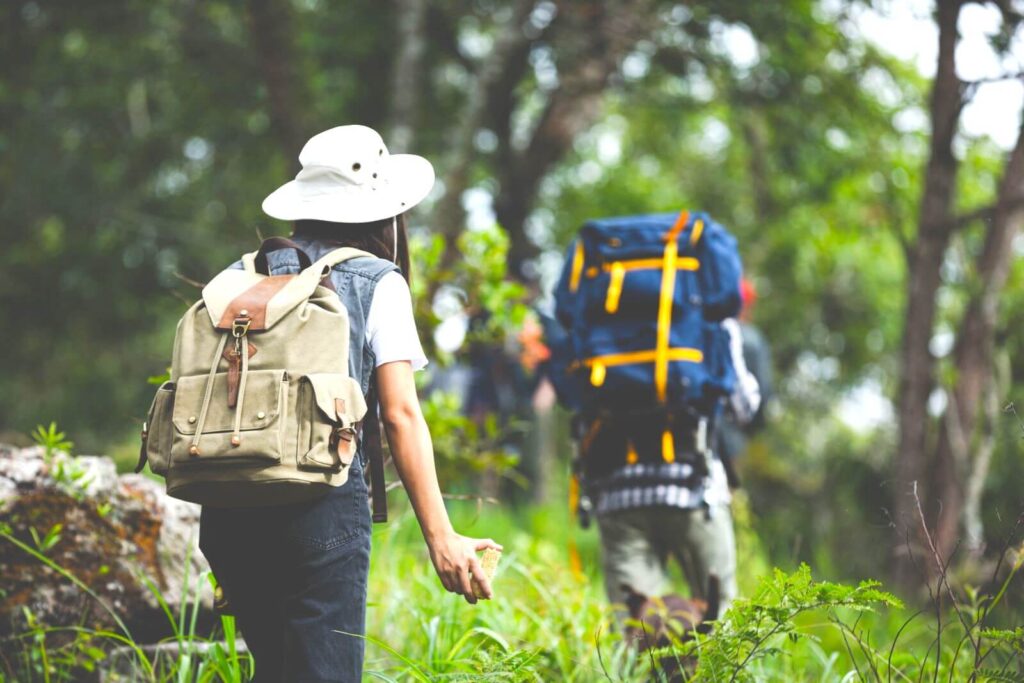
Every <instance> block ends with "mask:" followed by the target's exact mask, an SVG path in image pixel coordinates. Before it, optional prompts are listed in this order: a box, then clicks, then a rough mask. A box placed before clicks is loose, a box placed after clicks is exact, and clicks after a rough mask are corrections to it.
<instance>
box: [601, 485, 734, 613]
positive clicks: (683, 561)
mask: <svg viewBox="0 0 1024 683" xmlns="http://www.w3.org/2000/svg"><path fill="white" fill-rule="evenodd" d="M598 526H599V527H600V530H601V550H602V562H603V565H604V581H605V590H606V591H607V592H608V599H609V600H610V601H611V602H612V603H613V604H617V605H622V604H623V599H624V597H623V592H622V588H621V587H622V585H623V584H625V585H628V586H630V587H631V588H632V589H633V590H634V591H637V592H639V593H643V594H644V595H648V596H651V597H658V596H662V595H665V594H666V593H670V592H673V591H672V587H671V586H670V582H669V576H668V572H667V564H668V559H669V557H674V558H676V561H677V562H679V564H680V566H681V567H682V570H683V575H684V576H685V577H686V581H687V583H689V584H690V594H691V595H692V596H693V597H695V598H702V599H706V598H707V596H706V593H707V586H708V576H709V575H711V574H714V575H715V576H717V577H718V580H719V590H720V597H721V602H720V608H719V616H721V615H723V614H725V611H726V610H727V609H729V605H730V604H731V603H732V601H733V600H734V599H735V597H736V592H737V589H736V540H735V536H734V534H733V524H732V511H731V510H730V508H729V506H728V505H724V504H723V505H712V506H711V507H710V508H706V507H699V508H695V509H692V510H684V509H682V508H674V507H649V508H635V509H631V510H618V511H615V512H607V513H604V514H602V515H600V516H599V517H598Z"/></svg>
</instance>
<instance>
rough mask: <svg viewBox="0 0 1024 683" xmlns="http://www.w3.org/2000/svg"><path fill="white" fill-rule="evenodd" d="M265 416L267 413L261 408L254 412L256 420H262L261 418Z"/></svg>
mask: <svg viewBox="0 0 1024 683" xmlns="http://www.w3.org/2000/svg"><path fill="white" fill-rule="evenodd" d="M266 416H267V414H266V413H264V412H263V411H262V410H261V411H260V412H258V413H256V419H257V420H262V419H263V418H265V417H266Z"/></svg>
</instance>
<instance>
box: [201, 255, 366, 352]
mask: <svg viewBox="0 0 1024 683" xmlns="http://www.w3.org/2000/svg"><path fill="white" fill-rule="evenodd" d="M360 256H371V254H368V253H367V252H365V251H360V250H359V249H350V248H343V249H335V250H334V251H332V252H330V253H329V254H327V255H326V256H324V257H323V258H321V259H320V260H318V261H317V262H316V263H314V264H313V265H311V266H309V267H308V268H305V269H304V270H302V271H301V272H300V273H299V274H298V275H264V274H262V273H258V272H256V269H255V265H254V264H255V254H246V255H245V256H243V257H242V264H243V266H244V267H243V268H242V269H237V268H233V269H228V270H225V271H223V272H222V273H220V274H219V275H217V277H215V278H213V280H211V281H210V282H209V283H208V284H207V285H206V286H205V287H204V288H203V302H204V303H205V304H206V311H207V313H208V314H209V316H210V322H212V323H213V326H214V327H216V328H217V329H218V330H225V331H227V330H231V327H232V324H233V323H234V321H235V320H236V319H237V318H239V316H244V317H247V318H249V319H250V320H251V322H250V324H249V328H248V329H249V331H250V332H261V331H263V330H267V329H270V328H271V327H273V326H274V324H275V323H277V322H278V321H279V320H281V318H283V317H284V316H286V315H288V313H290V312H291V311H292V309H294V308H295V307H296V306H298V305H299V304H301V303H304V302H306V301H308V300H309V298H310V297H311V296H313V293H314V292H315V291H316V289H317V287H319V286H320V282H321V280H322V279H323V278H324V276H325V275H328V274H329V273H330V270H331V268H333V267H334V266H335V265H337V264H338V263H341V262H343V261H347V260H349V259H353V258H358V257H360ZM339 305H340V304H339Z"/></svg>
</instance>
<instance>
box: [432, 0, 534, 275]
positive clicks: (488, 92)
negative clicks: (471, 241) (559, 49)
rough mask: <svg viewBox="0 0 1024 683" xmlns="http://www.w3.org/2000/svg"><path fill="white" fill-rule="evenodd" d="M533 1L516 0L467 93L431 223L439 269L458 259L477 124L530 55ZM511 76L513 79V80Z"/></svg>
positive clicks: (510, 88) (517, 74)
mask: <svg viewBox="0 0 1024 683" xmlns="http://www.w3.org/2000/svg"><path fill="white" fill-rule="evenodd" d="M533 6H534V0H519V1H518V2H517V3H516V5H515V8H514V10H513V12H512V16H511V17H510V18H509V20H508V23H507V24H506V25H505V26H504V28H503V29H502V30H501V33H500V34H499V36H498V38H497V40H496V41H495V45H494V49H493V51H492V52H491V54H490V56H489V57H488V58H487V59H486V61H485V62H484V64H483V65H482V66H481V68H480V73H479V75H478V77H477V79H476V83H475V84H474V85H473V87H472V89H471V90H470V95H469V102H468V104H467V105H466V113H465V115H464V116H463V120H462V122H461V124H460V125H459V129H458V139H457V140H456V142H455V148H454V151H453V153H452V155H451V158H450V161H449V163H448V164H447V166H448V171H447V173H446V174H445V177H444V186H445V193H444V196H443V197H442V198H441V199H440V201H438V204H437V207H436V208H435V209H434V215H433V224H434V227H435V229H436V230H438V231H439V232H440V233H441V234H442V235H444V237H445V240H446V243H445V254H444V258H443V262H442V265H443V266H451V264H452V263H454V262H455V260H456V259H457V258H458V250H457V249H456V247H455V239H456V237H457V236H458V235H459V233H460V232H462V230H463V229H464V228H465V225H466V211H465V209H464V208H463V206H462V195H463V193H465V191H466V190H467V189H469V179H470V171H471V170H472V167H473V161H474V159H475V157H476V150H475V147H474V141H475V138H476V134H477V132H479V130H480V127H481V123H482V121H483V119H484V117H485V115H486V114H487V113H488V111H489V109H490V107H491V106H492V103H491V101H490V98H491V97H492V96H493V94H494V92H495V86H498V85H499V84H500V85H501V86H502V87H503V88H505V89H507V90H512V89H513V88H515V86H516V84H517V83H518V82H519V77H520V76H521V75H522V73H523V70H524V69H525V65H526V60H527V56H528V55H529V52H530V45H531V39H530V38H529V37H528V35H527V33H526V32H525V31H524V30H523V24H524V23H525V22H526V20H527V18H528V17H529V16H530V12H532V11H533ZM512 76H515V78H514V80H513V78H512Z"/></svg>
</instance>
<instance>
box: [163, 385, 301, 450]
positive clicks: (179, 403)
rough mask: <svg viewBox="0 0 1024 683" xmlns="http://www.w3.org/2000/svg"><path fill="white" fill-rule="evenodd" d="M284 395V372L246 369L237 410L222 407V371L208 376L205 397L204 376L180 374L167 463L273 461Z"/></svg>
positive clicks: (224, 403) (225, 391)
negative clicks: (238, 412) (204, 408)
mask: <svg viewBox="0 0 1024 683" xmlns="http://www.w3.org/2000/svg"><path fill="white" fill-rule="evenodd" d="M287 396H288V377H287V374H286V373H285V371H284V370H251V371H249V372H248V374H247V376H246V378H245V389H244V392H243V393H242V395H240V396H239V398H238V403H237V408H236V407H231V406H229V405H228V373H226V372H222V373H218V374H217V375H215V376H214V379H213V386H212V390H211V391H210V393H209V400H207V398H206V397H207V376H206V375H194V376H192V377H182V378H181V379H180V380H178V391H177V397H176V399H175V401H174V442H173V444H172V447H171V460H172V462H173V464H174V465H175V466H176V465H179V464H186V463H187V464H190V465H191V464H199V463H204V464H216V463H225V464H227V463H232V462H237V461H238V460H240V459H248V460H260V461H272V462H279V461H280V460H281V453H282V437H283V432H284V425H285V424H286V422H287V421H286V417H287V416H286V415H285V411H286V406H287ZM204 403H205V404H206V414H205V415H203V405H204ZM237 410H241V411H242V413H241V415H240V416H239V415H237V413H236V411H237ZM236 428H237V433H236Z"/></svg>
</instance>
